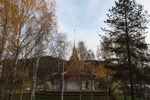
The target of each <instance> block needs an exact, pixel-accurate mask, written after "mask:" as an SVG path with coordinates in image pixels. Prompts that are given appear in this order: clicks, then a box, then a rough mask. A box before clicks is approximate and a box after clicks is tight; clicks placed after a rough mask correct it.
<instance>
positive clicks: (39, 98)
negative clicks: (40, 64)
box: [4, 93, 119, 100]
mask: <svg viewBox="0 0 150 100" xmlns="http://www.w3.org/2000/svg"><path fill="white" fill-rule="evenodd" d="M105 98H106V97H105V96H94V100H105ZM7 99H8V98H7V97H6V98H5V99H4V100H7ZM70 99H71V100H79V96H64V100H70ZM13 100H19V94H17V93H16V94H14V97H13ZM23 100H30V93H24V94H23ZM35 100H61V97H60V96H51V95H47V94H46V95H44V94H36V97H35ZM82 100H91V96H83V97H82ZM110 100H113V98H110ZM118 100H119V99H118Z"/></svg>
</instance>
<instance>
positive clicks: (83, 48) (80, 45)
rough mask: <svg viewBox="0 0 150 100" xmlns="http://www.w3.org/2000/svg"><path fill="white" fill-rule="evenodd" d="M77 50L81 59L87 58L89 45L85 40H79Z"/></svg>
mask: <svg viewBox="0 0 150 100" xmlns="http://www.w3.org/2000/svg"><path fill="white" fill-rule="evenodd" d="M77 52H78V55H79V59H80V60H85V59H86V55H87V47H86V45H85V43H84V42H83V41H79V43H78V47H77Z"/></svg>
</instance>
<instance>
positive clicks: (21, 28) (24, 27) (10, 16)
mask: <svg viewBox="0 0 150 100" xmlns="http://www.w3.org/2000/svg"><path fill="white" fill-rule="evenodd" d="M49 6H50V7H47V4H46V2H45V0H38V1H37V0H30V1H28V0H2V1H0V9H1V10H0V11H1V16H0V22H1V23H0V25H2V27H1V28H3V29H2V34H3V35H1V36H2V40H3V41H2V42H1V44H2V46H1V48H4V47H5V52H6V53H7V54H8V57H9V59H10V60H11V61H12V62H13V63H12V65H11V66H12V68H11V69H12V70H11V71H10V77H11V78H10V89H9V90H10V92H9V94H10V95H9V100H12V98H13V93H14V89H15V82H16V75H17V74H16V72H17V66H18V60H19V59H22V58H24V56H25V55H26V54H24V50H25V47H26V46H29V48H28V52H27V54H28V53H29V52H31V51H32V50H33V48H34V47H35V45H32V46H31V44H34V40H35V39H37V37H38V36H39V33H41V31H42V32H43V30H41V29H42V28H43V29H44V33H51V32H52V31H53V30H52V29H54V27H56V23H55V20H56V19H55V17H54V16H55V15H54V10H55V7H54V3H52V4H51V5H49ZM40 14H41V15H42V16H41V15H40ZM41 21H42V22H41ZM43 35H44V34H43ZM47 36H48V35H47ZM5 37H6V39H5ZM1 51H2V53H1V61H2V58H4V49H1ZM22 54H23V55H22ZM1 69H2V66H1ZM1 93H2V92H1Z"/></svg>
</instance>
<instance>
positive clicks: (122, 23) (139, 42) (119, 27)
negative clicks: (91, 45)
mask: <svg viewBox="0 0 150 100" xmlns="http://www.w3.org/2000/svg"><path fill="white" fill-rule="evenodd" d="M143 9H144V8H143V6H142V5H140V4H137V3H136V2H135V1H134V0H118V1H116V2H115V6H114V7H112V8H111V9H109V13H108V14H107V17H108V19H107V20H106V21H104V22H105V23H106V24H107V25H108V26H109V27H110V28H109V29H105V28H103V31H105V32H106V35H105V36H102V40H105V39H106V38H107V39H108V42H107V43H108V44H109V45H106V47H107V50H108V51H109V52H110V54H111V56H110V57H109V58H108V59H110V61H112V62H113V61H115V62H117V67H115V68H113V70H114V71H116V73H115V75H116V77H117V78H118V79H122V78H121V76H120V75H123V79H122V80H129V83H130V89H131V98H132V100H135V97H134V79H135V77H138V75H140V76H142V74H140V71H139V70H138V67H139V65H138V64H137V61H138V60H139V53H140V52H142V51H147V50H148V45H147V44H146V43H145V37H146V28H147V27H146V24H147V23H148V19H147V18H148V14H147V11H144V10H143ZM106 47H105V48H106ZM105 50H106V49H105ZM128 74H129V76H128ZM143 77H144V76H143ZM128 78H129V79H128Z"/></svg>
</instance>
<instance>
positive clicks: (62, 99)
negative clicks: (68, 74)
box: [61, 61, 65, 100]
mask: <svg viewBox="0 0 150 100" xmlns="http://www.w3.org/2000/svg"><path fill="white" fill-rule="evenodd" d="M64 66H65V61H63V71H62V91H61V100H64Z"/></svg>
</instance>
